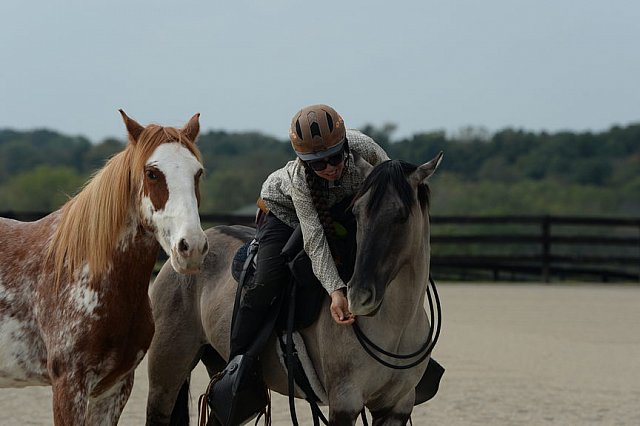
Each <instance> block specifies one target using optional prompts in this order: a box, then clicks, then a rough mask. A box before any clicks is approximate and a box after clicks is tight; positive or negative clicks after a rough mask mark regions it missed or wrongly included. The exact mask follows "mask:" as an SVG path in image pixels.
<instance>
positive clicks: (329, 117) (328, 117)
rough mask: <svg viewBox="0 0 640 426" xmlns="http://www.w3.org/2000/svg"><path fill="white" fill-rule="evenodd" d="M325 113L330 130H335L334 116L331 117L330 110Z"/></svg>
mask: <svg viewBox="0 0 640 426" xmlns="http://www.w3.org/2000/svg"><path fill="white" fill-rule="evenodd" d="M325 114H326V115H327V124H328V125H329V130H330V131H331V130H333V118H331V116H330V115H329V113H328V112H325Z"/></svg>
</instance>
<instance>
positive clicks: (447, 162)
mask: <svg viewBox="0 0 640 426" xmlns="http://www.w3.org/2000/svg"><path fill="white" fill-rule="evenodd" d="M361 130H362V131H363V132H364V133H366V134H368V135H370V136H371V137H373V138H374V140H376V141H377V142H378V143H379V144H380V145H381V146H382V147H383V148H384V149H385V150H386V151H387V152H388V153H389V156H390V157H391V158H398V159H403V160H406V161H409V162H411V163H414V164H421V163H423V162H425V161H427V160H429V159H431V158H432V157H433V156H434V155H435V154H436V153H437V152H438V151H440V150H442V151H444V152H445V157H444V161H443V163H442V165H441V168H440V169H439V171H438V173H437V174H436V175H435V176H434V178H433V181H432V185H431V186H432V213H433V214H434V215H500V214H514V215H517V214H527V215H535V214H553V215H590V216H632V217H637V216H640V124H632V125H627V126H614V127H612V128H610V129H608V130H605V131H601V132H570V131H565V132H555V133H548V132H531V131H526V130H521V129H504V130H501V131H498V132H496V133H494V134H489V133H488V132H487V131H484V130H482V129H474V128H467V129H463V130H462V131H460V132H459V133H458V134H455V135H447V134H446V133H445V132H443V131H433V132H424V133H418V134H414V135H412V136H410V137H407V138H402V139H393V132H394V130H395V126H393V125H392V124H386V125H383V126H373V125H367V126H364V127H363V128H362V129H361ZM198 146H199V147H200V150H201V152H202V154H203V159H204V164H205V169H206V172H205V177H204V180H203V182H202V185H201V191H202V205H201V211H202V212H204V213H223V212H238V211H240V212H245V213H250V212H251V211H252V209H253V208H254V207H253V205H254V203H255V200H256V199H257V197H258V195H259V193H260V188H261V185H262V182H263V181H264V179H265V178H266V177H267V176H268V174H269V173H271V172H272V171H273V170H275V169H277V168H279V167H281V166H282V165H283V164H284V163H285V162H287V161H289V160H291V159H293V158H294V154H293V151H292V149H291V147H290V145H289V143H288V141H287V140H280V139H277V138H274V137H271V136H268V135H264V134H261V133H258V132H226V131H208V132H203V133H202V134H201V136H200V138H199V140H198ZM123 147H124V140H118V139H106V140H103V141H101V142H99V143H92V142H91V141H90V140H88V139H87V138H84V137H77V136H68V135H64V134H61V133H58V132H55V131H52V130H33V131H15V130H9V129H5V130H0V211H49V210H54V209H57V208H58V207H60V206H61V205H62V203H64V202H65V201H66V200H67V199H68V197H70V196H72V195H73V194H75V193H76V192H77V191H78V190H79V188H81V186H82V184H83V183H84V182H85V181H86V180H87V179H88V178H89V177H90V175H91V173H93V172H94V171H95V170H97V169H99V168H100V167H102V165H103V164H104V162H105V161H106V159H108V158H109V157H110V156H111V155H113V154H114V153H116V152H118V151H120V150H121V149H123Z"/></svg>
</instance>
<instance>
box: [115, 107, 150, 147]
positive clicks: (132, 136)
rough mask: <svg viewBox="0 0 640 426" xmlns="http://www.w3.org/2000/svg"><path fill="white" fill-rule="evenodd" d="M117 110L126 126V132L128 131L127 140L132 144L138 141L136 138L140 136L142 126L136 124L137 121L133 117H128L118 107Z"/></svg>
mask: <svg viewBox="0 0 640 426" xmlns="http://www.w3.org/2000/svg"><path fill="white" fill-rule="evenodd" d="M118 111H120V115H122V121H124V125H125V126H126V127H127V132H128V133H129V140H130V141H131V143H132V144H134V145H135V144H136V143H137V142H138V138H139V137H140V134H141V133H142V131H143V130H144V127H142V126H141V125H140V124H138V122H137V121H136V120H134V119H133V118H129V116H128V115H127V114H125V113H124V111H123V110H122V109H119V110H118Z"/></svg>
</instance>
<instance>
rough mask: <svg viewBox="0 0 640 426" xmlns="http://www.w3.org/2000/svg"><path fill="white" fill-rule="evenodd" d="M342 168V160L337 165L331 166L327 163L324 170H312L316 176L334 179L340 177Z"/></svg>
mask: <svg viewBox="0 0 640 426" xmlns="http://www.w3.org/2000/svg"><path fill="white" fill-rule="evenodd" d="M343 169H344V161H342V163H340V164H338V165H337V166H332V165H331V164H327V168H326V169H324V170H320V171H318V170H314V171H315V172H316V174H317V175H318V176H320V177H321V178H322V179H326V180H330V181H334V180H337V179H340V176H342V170H343Z"/></svg>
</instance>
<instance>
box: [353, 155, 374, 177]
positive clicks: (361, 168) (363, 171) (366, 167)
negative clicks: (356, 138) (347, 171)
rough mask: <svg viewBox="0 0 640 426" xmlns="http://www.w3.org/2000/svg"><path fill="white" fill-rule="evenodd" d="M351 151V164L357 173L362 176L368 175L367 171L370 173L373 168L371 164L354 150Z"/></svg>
mask: <svg viewBox="0 0 640 426" xmlns="http://www.w3.org/2000/svg"><path fill="white" fill-rule="evenodd" d="M351 152H352V154H353V164H354V165H355V166H356V169H357V170H358V173H359V174H360V176H362V177H363V178H366V177H367V176H369V173H371V170H373V166H372V165H371V164H369V162H367V160H365V159H364V158H362V155H360V154H358V153H357V152H355V151H351Z"/></svg>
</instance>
